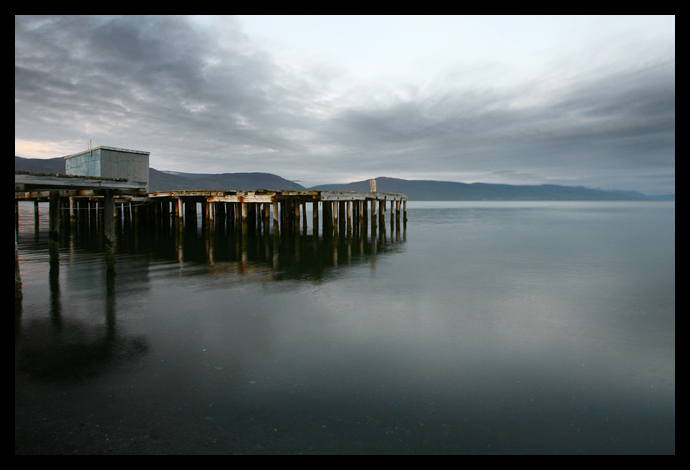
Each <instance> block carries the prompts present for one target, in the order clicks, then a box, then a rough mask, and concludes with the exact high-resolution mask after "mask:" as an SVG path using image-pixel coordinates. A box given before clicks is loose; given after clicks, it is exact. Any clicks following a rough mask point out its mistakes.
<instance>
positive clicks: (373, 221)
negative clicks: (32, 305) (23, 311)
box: [15, 172, 407, 297]
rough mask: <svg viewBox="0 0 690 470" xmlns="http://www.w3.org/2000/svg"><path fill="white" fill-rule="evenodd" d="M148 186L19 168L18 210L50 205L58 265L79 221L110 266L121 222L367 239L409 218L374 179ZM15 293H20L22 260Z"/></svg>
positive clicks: (399, 199)
mask: <svg viewBox="0 0 690 470" xmlns="http://www.w3.org/2000/svg"><path fill="white" fill-rule="evenodd" d="M147 186H148V184H147V183H141V182H134V181H129V180H127V179H124V178H104V177H86V176H73V175H47V174H34V173H24V172H15V212H16V211H17V204H18V202H19V201H33V202H34V208H35V209H34V210H35V220H36V223H38V222H37V221H38V202H49V240H50V253H51V261H52V262H56V263H57V260H58V245H57V240H58V230H59V227H60V226H61V225H62V227H63V230H65V229H67V230H69V229H70V228H74V227H76V226H78V225H79V224H89V225H91V226H93V224H97V226H98V229H99V230H102V232H101V233H103V235H104V238H105V242H106V264H107V267H108V270H114V266H115V257H114V242H115V227H116V226H118V225H119V224H122V225H121V227H122V228H127V227H131V228H132V229H136V227H137V226H143V225H155V226H159V227H167V228H169V229H170V230H179V231H183V230H184V229H185V227H187V228H189V227H194V228H195V229H196V227H197V226H198V225H201V228H202V230H204V231H206V232H208V233H212V232H214V231H215V230H214V228H216V227H218V226H220V225H223V226H225V227H226V228H228V229H231V230H232V231H231V232H230V233H239V234H241V235H243V236H248V235H254V234H262V235H272V236H279V235H281V234H282V235H286V236H301V235H306V234H307V233H308V232H309V230H308V227H310V232H311V235H312V236H321V237H325V238H329V237H336V238H337V237H339V236H353V235H354V236H364V235H366V234H368V232H369V230H371V236H372V238H375V237H376V234H377V229H378V228H379V227H380V228H381V230H379V233H385V224H386V219H388V222H389V223H390V226H391V230H398V231H399V230H400V226H401V224H402V226H403V227H404V225H405V223H406V221H407V197H406V196H405V195H403V194H393V193H379V192H376V184H375V181H374V180H372V182H371V191H370V192H368V193H363V192H342V191H292V190H290V191H286V190H265V189H259V190H254V191H235V190H230V191H207V190H195V191H189V190H185V191H164V192H153V193H149V192H147V191H146V188H147ZM92 209H99V210H92ZM387 213H388V216H386V214H387ZM61 214H62V217H66V216H68V217H69V223H64V224H60V218H61ZM308 219H311V223H308ZM199 222H201V223H200V224H199ZM15 223H16V222H15ZM15 259H16V260H17V247H16V228H15ZM17 296H19V297H21V282H20V276H19V264H18V260H17V262H16V263H15V297H17Z"/></svg>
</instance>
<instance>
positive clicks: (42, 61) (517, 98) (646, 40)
mask: <svg viewBox="0 0 690 470" xmlns="http://www.w3.org/2000/svg"><path fill="white" fill-rule="evenodd" d="M14 62H15V82H14V83H15V85H14V90H15V92H14V96H15V118H14V119H15V121H14V122H15V155H18V156H22V157H30V158H52V157H57V156H64V155H69V154H73V153H76V152H79V151H81V150H85V149H86V148H87V142H88V141H89V139H90V140H91V141H92V143H93V146H94V147H95V146H99V145H106V146H112V147H120V148H128V149H135V150H145V151H150V152H151V166H152V167H153V168H156V169H158V170H167V171H182V172H193V173H233V172H255V171H256V172H269V173H275V174H278V175H280V176H282V177H284V178H287V179H290V180H294V181H298V182H300V183H301V184H303V185H305V186H307V187H309V186H313V185H316V184H321V183H335V182H351V181H358V180H363V179H367V178H373V177H377V176H391V177H398V178H405V179H434V180H444V181H461V182H477V181H481V182H487V183H508V184H542V183H552V184H565V185H584V186H588V187H592V188H604V189H625V190H639V191H642V192H645V193H648V194H657V193H669V192H675V149H676V146H675V140H676V139H675V135H676V124H675V122H676V121H675V99H676V98H675V69H676V66H675V63H676V40H675V17H672V16H671V17H641V16H636V17H542V16H540V17H493V16H492V17H408V16H406V17H385V16H384V17H349V16H348V17H311V16H310V17H299V16H297V17H281V16H279V17H267V16H261V17H251V16H248V17H245V16H240V17H165V16H156V17H87V16H79V17H24V16H19V17H15V54H14Z"/></svg>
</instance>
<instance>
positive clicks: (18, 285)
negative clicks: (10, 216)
mask: <svg viewBox="0 0 690 470" xmlns="http://www.w3.org/2000/svg"><path fill="white" fill-rule="evenodd" d="M18 219H19V204H18V203H17V201H15V203H14V300H15V301H17V300H19V299H21V298H22V296H23V294H22V279H21V277H20V275H19V249H18V248H17V237H18V232H19V226H18Z"/></svg>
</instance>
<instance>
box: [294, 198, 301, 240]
mask: <svg viewBox="0 0 690 470" xmlns="http://www.w3.org/2000/svg"><path fill="white" fill-rule="evenodd" d="M294 205H295V207H294V210H295V213H294V214H295V220H294V224H295V235H299V209H300V203H299V200H298V199H295V200H294Z"/></svg>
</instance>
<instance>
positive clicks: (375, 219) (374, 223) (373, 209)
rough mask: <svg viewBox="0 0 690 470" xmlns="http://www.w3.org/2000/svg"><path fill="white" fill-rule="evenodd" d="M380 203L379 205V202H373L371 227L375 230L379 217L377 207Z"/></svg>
mask: <svg viewBox="0 0 690 470" xmlns="http://www.w3.org/2000/svg"><path fill="white" fill-rule="evenodd" d="M378 203H379V201H378V200H376V199H372V200H371V227H372V228H375V227H376V224H377V222H378V220H377V217H376V206H377V205H378ZM372 233H373V232H372Z"/></svg>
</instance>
